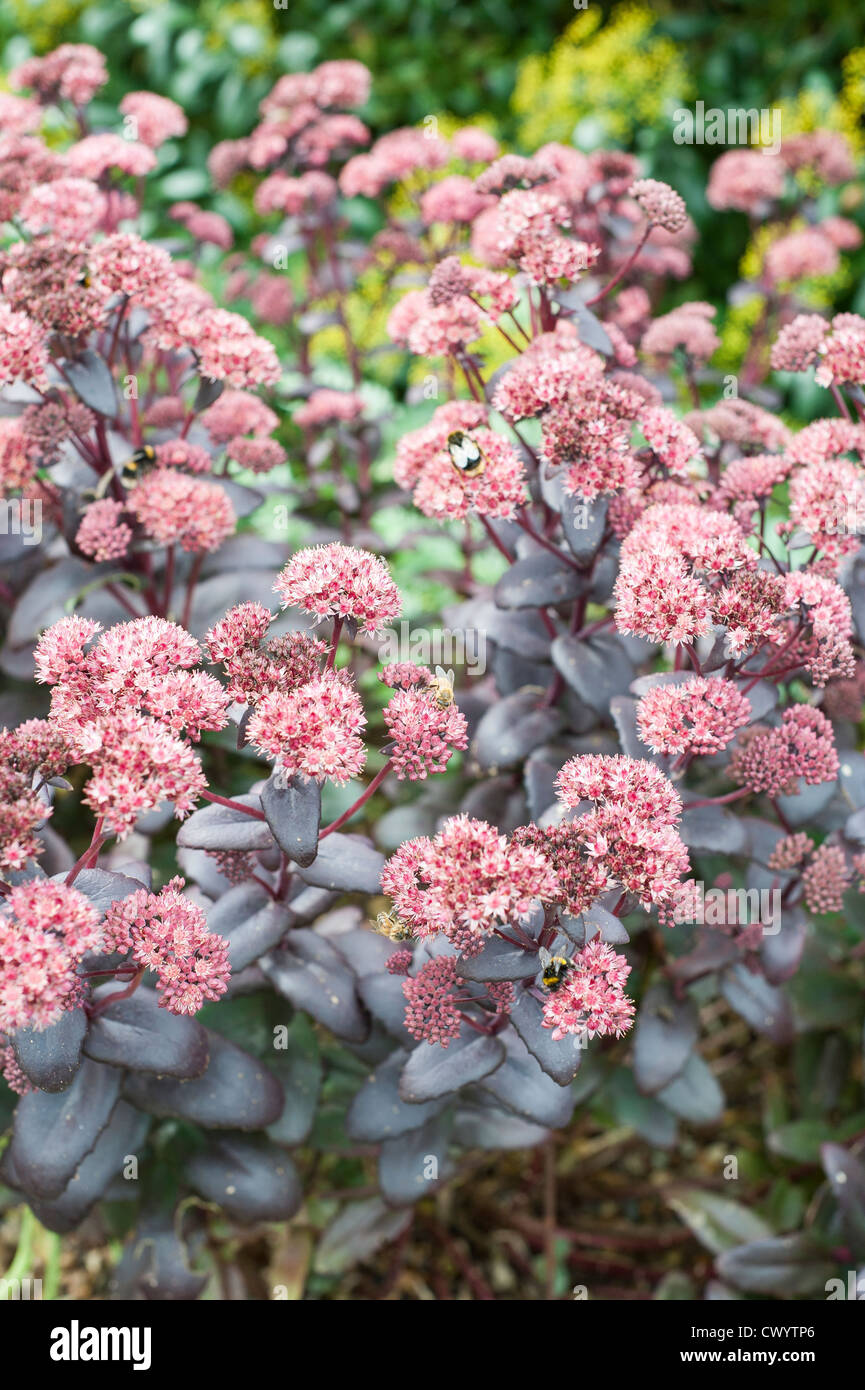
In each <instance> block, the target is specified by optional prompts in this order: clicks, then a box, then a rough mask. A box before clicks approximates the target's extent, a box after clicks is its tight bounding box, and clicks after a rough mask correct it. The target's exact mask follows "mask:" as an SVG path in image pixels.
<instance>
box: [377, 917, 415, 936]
mask: <svg viewBox="0 0 865 1390" xmlns="http://www.w3.org/2000/svg"><path fill="white" fill-rule="evenodd" d="M375 929H376V931H377V932H378V933H379V935H380V936H386V937H387V938H388V940H389V941H410V940H411V929H410V928H409V927H407V926H406V924H405V922H401V921H400V919H399V918H398V917H397V915H396V913H395V912H380V913H379V914H378V916H377V917H376V919H375Z"/></svg>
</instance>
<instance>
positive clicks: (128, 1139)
mask: <svg viewBox="0 0 865 1390" xmlns="http://www.w3.org/2000/svg"><path fill="white" fill-rule="evenodd" d="M149 1126H150V1120H149V1119H148V1117H147V1116H146V1115H142V1114H141V1111H140V1110H136V1109H134V1107H133V1106H131V1105H127V1104H126V1102H125V1101H123V1100H119V1101H118V1102H117V1104H116V1106H115V1107H114V1113H113V1114H112V1116H111V1119H110V1120H109V1122H108V1124H107V1125H106V1127H105V1129H103V1131H102V1133H101V1134H100V1136H99V1138H98V1139H97V1140H96V1144H95V1145H94V1147H93V1149H92V1150H91V1151H90V1153H89V1154H87V1156H86V1157H85V1158H83V1159H82V1160H81V1163H80V1164H79V1167H78V1169H77V1171H76V1173H75V1176H74V1177H73V1178H72V1179H71V1180H70V1182H69V1183H68V1185H67V1186H66V1187H65V1188H64V1190H63V1191H62V1192H61V1193H60V1195H59V1196H58V1197H54V1198H52V1199H50V1200H48V1201H39V1200H35V1201H33V1202H32V1204H31V1205H32V1207H33V1214H34V1216H35V1217H36V1218H37V1220H38V1221H41V1223H42V1225H43V1226H47V1228H48V1230H49V1231H57V1232H59V1234H60V1235H65V1234H66V1232H67V1231H71V1230H73V1229H74V1227H75V1226H77V1225H78V1224H79V1222H81V1221H83V1219H84V1217H85V1216H86V1215H87V1213H88V1211H89V1210H90V1208H91V1207H92V1206H94V1205H95V1203H96V1202H98V1201H99V1198H100V1197H102V1196H103V1194H104V1193H105V1191H106V1189H107V1188H108V1187H109V1186H110V1184H111V1183H112V1181H113V1180H114V1179H116V1178H122V1173H123V1168H124V1164H125V1163H126V1160H127V1159H128V1158H130V1157H132V1158H138V1157H140V1154H141V1150H142V1148H143V1147H144V1142H145V1139H146V1138H147V1130H148V1128H149ZM129 1186H130V1195H131V1194H132V1191H133V1189H134V1183H133V1182H132V1181H130V1183H129Z"/></svg>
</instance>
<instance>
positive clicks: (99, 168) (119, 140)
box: [66, 131, 156, 182]
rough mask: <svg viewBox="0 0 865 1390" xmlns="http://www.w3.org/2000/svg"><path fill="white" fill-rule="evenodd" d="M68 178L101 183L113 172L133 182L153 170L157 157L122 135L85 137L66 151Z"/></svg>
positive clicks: (150, 150) (139, 143)
mask: <svg viewBox="0 0 865 1390" xmlns="http://www.w3.org/2000/svg"><path fill="white" fill-rule="evenodd" d="M66 164H67V167H68V169H69V172H70V174H72V175H73V176H74V177H76V178H80V179H93V180H94V182H95V181H96V180H97V179H101V178H102V177H103V175H105V174H107V173H109V172H110V171H111V170H113V169H117V170H119V172H120V173H121V174H128V175H130V176H131V177H133V178H142V177H143V176H144V175H145V174H150V173H152V172H153V170H154V169H155V168H156V155H155V154H154V153H153V151H152V149H151V148H150V146H149V145H145V144H144V143H142V142H141V141H138V140H125V139H124V138H123V136H122V135H114V134H113V133H112V132H110V131H103V132H101V133H100V134H98V135H85V137H84V139H83V140H79V141H77V143H76V144H74V145H71V146H70V148H69V149H68V150H67V151H66Z"/></svg>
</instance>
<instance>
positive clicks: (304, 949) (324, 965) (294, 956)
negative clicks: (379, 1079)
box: [261, 927, 369, 1042]
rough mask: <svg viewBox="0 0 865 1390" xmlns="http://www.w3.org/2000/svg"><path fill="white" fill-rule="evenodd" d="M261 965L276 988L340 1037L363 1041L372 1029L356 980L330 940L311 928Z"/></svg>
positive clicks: (294, 934) (298, 933) (292, 937)
mask: <svg viewBox="0 0 865 1390" xmlns="http://www.w3.org/2000/svg"><path fill="white" fill-rule="evenodd" d="M261 968H262V970H263V971H264V973H265V975H266V976H267V978H268V979H269V980H270V982H271V984H272V985H273V987H274V989H275V990H276V991H277V992H278V993H279V994H281V995H282V996H283V997H284V998H285V999H290V1000H291V1002H292V1004H294V1005H295V1007H296V1008H298V1009H303V1010H304V1011H305V1012H306V1013H309V1014H312V1016H313V1018H315V1019H318V1022H319V1023H323V1024H324V1026H325V1028H329V1029H330V1030H331V1032H332V1033H335V1034H336V1036H337V1037H338V1038H347V1039H349V1040H350V1041H354V1042H363V1040H364V1038H365V1037H366V1035H367V1033H368V1031H369V1029H368V1025H367V1020H366V1019H365V1018H364V1015H363V1013H362V1012H361V1008H360V1005H359V1003H358V999H357V994H356V992H355V979H354V975H353V974H352V972H351V971H350V970H349V969H348V966H347V965H346V964H345V961H344V960H343V958H342V957H341V956H340V955H339V954H338V953H337V952H336V951H335V950H334V948H333V947H332V946H331V944H330V942H329V941H326V940H325V939H324V937H322V936H317V935H316V933H315V932H313V931H311V930H310V929H309V928H308V927H301V928H300V929H299V930H297V931H293V932H292V933H291V934H290V937H289V939H288V942H287V943H286V945H285V946H283V947H282V948H281V949H279V950H278V951H274V952H273V953H272V954H271V955H269V956H264V957H263V958H262V961H261Z"/></svg>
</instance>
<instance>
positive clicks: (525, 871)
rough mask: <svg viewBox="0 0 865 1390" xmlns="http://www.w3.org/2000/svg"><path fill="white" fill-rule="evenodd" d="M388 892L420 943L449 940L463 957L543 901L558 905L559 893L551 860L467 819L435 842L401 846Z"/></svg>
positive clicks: (385, 876) (384, 881)
mask: <svg viewBox="0 0 865 1390" xmlns="http://www.w3.org/2000/svg"><path fill="white" fill-rule="evenodd" d="M381 886H382V891H383V892H385V893H387V894H389V896H390V897H391V898H393V902H394V906H395V908H396V911H397V913H398V915H399V917H400V919H401V920H402V921H403V922H405V923H406V925H407V926H410V927H411V930H412V932H413V934H414V935H415V936H418V937H420V938H425V937H428V936H434V935H435V934H436V933H437V932H443V933H444V935H445V936H447V937H448V939H449V940H451V941H452V942H453V943H454V945H456V946H457V948H458V949H459V950H461V951H465V950H466V948H468V949H469V950H470V951H471V950H475V951H477V950H478V949H480V947H481V945H482V944H483V939H484V937H485V936H488V935H490V934H491V933H492V932H493V931H494V929H495V928H496V927H497V926H504V925H505V924H507V923H508V922H510V923H515V922H517V921H518V920H519V918H520V917H522V916H524V915H525V914H526V913H527V912H528V910H529V908H530V907H531V905H532V903H533V901H534V900H535V899H541V900H542V901H544V902H551V901H553V900H554V899H555V898H556V895H557V893H558V891H559V890H558V883H557V880H556V877H555V875H554V873H553V871H552V869H551V867H550V865H549V862H548V861H547V859H546V858H545V857H544V855H543V854H541V853H540V852H539V851H538V850H536V849H534V848H532V847H531V846H527V845H519V844H517V843H516V841H514V840H510V841H509V840H508V838H507V836H505V835H502V834H500V833H499V832H498V831H497V830H496V829H495V828H494V827H493V826H491V825H488V824H487V822H486V821H480V820H473V819H472V818H471V817H469V816H465V815H460V816H452V817H451V818H450V819H449V820H447V821H445V823H444V825H443V826H442V828H441V830H440V831H439V832H438V834H437V835H436V836H435V837H434V838H433V839H429V838H427V837H426V836H422V837H421V838H420V839H416V840H407V841H406V842H405V843H404V844H402V845H400V847H399V849H398V850H397V851H396V853H395V854H393V855H392V856H391V858H390V859H389V860H388V861H387V863H386V864H385V866H384V868H383V870H382V875H381Z"/></svg>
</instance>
